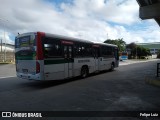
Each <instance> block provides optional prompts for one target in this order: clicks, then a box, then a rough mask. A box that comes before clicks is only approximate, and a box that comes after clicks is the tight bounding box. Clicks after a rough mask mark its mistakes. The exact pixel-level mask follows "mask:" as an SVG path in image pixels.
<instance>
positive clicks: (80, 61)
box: [78, 60, 90, 63]
mask: <svg viewBox="0 0 160 120" xmlns="http://www.w3.org/2000/svg"><path fill="white" fill-rule="evenodd" d="M84 62H90V60H78V63H84Z"/></svg>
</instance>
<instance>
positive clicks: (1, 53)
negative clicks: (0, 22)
mask: <svg viewBox="0 0 160 120" xmlns="http://www.w3.org/2000/svg"><path fill="white" fill-rule="evenodd" d="M14 60H15V49H14V45H12V44H8V43H7V44H6V45H5V43H1V45H0V62H4V61H6V62H13V61H14Z"/></svg>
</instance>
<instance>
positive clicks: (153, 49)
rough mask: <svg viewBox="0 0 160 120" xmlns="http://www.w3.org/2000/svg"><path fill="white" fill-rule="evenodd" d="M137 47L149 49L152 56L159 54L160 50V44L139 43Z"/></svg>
mask: <svg viewBox="0 0 160 120" xmlns="http://www.w3.org/2000/svg"><path fill="white" fill-rule="evenodd" d="M137 45H139V46H142V47H144V48H149V49H150V52H151V54H157V52H158V50H160V42H153V43H137Z"/></svg>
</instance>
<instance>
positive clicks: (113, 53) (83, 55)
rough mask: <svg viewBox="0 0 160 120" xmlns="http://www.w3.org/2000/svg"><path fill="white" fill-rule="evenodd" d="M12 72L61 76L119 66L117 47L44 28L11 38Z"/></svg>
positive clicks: (38, 77) (50, 77) (33, 77)
mask: <svg viewBox="0 0 160 120" xmlns="http://www.w3.org/2000/svg"><path fill="white" fill-rule="evenodd" d="M15 60H16V62H15V63H16V74H17V77H19V78H24V79H29V80H61V79H67V78H72V77H76V76H81V77H82V78H85V77H87V76H88V74H90V73H94V72H97V71H102V70H108V69H110V70H114V68H116V67H118V66H119V55H118V47H117V46H116V45H111V44H105V43H94V42H91V41H87V40H81V39H77V38H70V37H65V36H61V35H56V34H50V33H45V32H30V33H24V34H19V35H17V36H16V38H15Z"/></svg>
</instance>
